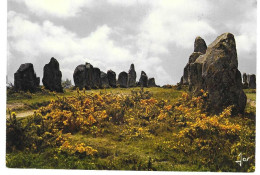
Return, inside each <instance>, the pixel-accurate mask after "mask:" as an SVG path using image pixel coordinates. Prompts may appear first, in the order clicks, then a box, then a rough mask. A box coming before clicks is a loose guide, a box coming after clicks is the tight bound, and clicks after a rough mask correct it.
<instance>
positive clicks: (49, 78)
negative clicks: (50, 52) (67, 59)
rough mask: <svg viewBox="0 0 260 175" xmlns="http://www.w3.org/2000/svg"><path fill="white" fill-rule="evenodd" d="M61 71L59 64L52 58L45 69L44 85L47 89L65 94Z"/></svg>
mask: <svg viewBox="0 0 260 175" xmlns="http://www.w3.org/2000/svg"><path fill="white" fill-rule="evenodd" d="M61 77H62V74H61V71H60V65H59V62H58V61H57V60H56V59H55V58H53V57H52V58H51V60H50V62H49V63H48V64H46V65H45V66H44V68H43V79H42V83H43V85H44V86H45V88H46V89H49V90H50V91H56V92H63V89H62V86H61Z"/></svg>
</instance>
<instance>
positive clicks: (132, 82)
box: [128, 64, 136, 87]
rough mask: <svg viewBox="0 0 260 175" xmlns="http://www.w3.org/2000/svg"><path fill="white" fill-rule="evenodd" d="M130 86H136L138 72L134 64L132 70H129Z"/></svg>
mask: <svg viewBox="0 0 260 175" xmlns="http://www.w3.org/2000/svg"><path fill="white" fill-rule="evenodd" d="M128 86H129V87H135V86H136V72H135V66H134V64H131V66H130V70H129V72H128Z"/></svg>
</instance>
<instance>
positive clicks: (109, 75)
mask: <svg viewBox="0 0 260 175" xmlns="http://www.w3.org/2000/svg"><path fill="white" fill-rule="evenodd" d="M107 78H108V83H109V86H111V87H113V88H115V87H116V73H115V72H114V71H112V70H109V71H107Z"/></svg>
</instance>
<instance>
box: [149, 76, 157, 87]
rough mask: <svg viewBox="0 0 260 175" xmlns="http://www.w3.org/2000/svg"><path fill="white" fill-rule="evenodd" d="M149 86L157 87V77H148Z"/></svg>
mask: <svg viewBox="0 0 260 175" xmlns="http://www.w3.org/2000/svg"><path fill="white" fill-rule="evenodd" d="M148 87H157V85H156V84H155V79H154V78H149V79H148Z"/></svg>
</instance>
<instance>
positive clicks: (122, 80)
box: [118, 72, 128, 88]
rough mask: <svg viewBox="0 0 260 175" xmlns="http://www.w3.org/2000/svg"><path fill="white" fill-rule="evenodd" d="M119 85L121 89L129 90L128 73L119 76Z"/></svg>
mask: <svg viewBox="0 0 260 175" xmlns="http://www.w3.org/2000/svg"><path fill="white" fill-rule="evenodd" d="M118 84H119V87H122V88H127V87H128V85H127V84H128V74H127V73H126V72H121V73H120V74H119V75H118Z"/></svg>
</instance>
